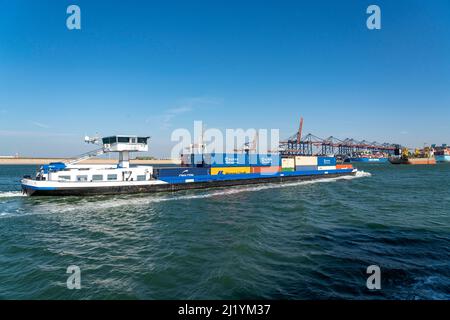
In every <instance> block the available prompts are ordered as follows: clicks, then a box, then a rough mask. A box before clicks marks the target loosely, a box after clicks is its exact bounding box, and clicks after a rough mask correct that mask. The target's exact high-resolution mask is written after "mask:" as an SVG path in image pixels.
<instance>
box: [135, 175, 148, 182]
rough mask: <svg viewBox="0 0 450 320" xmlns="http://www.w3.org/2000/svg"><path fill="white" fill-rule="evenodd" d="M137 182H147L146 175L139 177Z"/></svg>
mask: <svg viewBox="0 0 450 320" xmlns="http://www.w3.org/2000/svg"><path fill="white" fill-rule="evenodd" d="M136 180H137V181H145V180H147V179H146V177H145V174H142V175H138V176H137V177H136Z"/></svg>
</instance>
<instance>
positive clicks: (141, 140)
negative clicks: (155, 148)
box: [137, 138, 147, 144]
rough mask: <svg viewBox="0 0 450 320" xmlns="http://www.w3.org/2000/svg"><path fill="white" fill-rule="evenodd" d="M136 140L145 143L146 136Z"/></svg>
mask: <svg viewBox="0 0 450 320" xmlns="http://www.w3.org/2000/svg"><path fill="white" fill-rule="evenodd" d="M137 142H138V143H143V144H147V138H137Z"/></svg>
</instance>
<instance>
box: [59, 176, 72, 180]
mask: <svg viewBox="0 0 450 320" xmlns="http://www.w3.org/2000/svg"><path fill="white" fill-rule="evenodd" d="M58 178H59V180H64V181H70V176H59V177H58Z"/></svg>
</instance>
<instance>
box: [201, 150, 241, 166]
mask: <svg viewBox="0 0 450 320" xmlns="http://www.w3.org/2000/svg"><path fill="white" fill-rule="evenodd" d="M205 162H206V163H207V164H208V165H210V166H211V167H241V166H246V165H248V155H246V154H244V153H239V154H236V153H212V154H211V155H208V157H205Z"/></svg>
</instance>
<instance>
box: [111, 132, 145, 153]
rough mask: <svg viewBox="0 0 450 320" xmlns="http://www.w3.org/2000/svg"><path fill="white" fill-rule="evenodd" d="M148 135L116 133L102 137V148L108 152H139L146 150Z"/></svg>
mask: <svg viewBox="0 0 450 320" xmlns="http://www.w3.org/2000/svg"><path fill="white" fill-rule="evenodd" d="M148 139H149V137H138V136H132V135H116V136H112V137H105V138H103V139H102V142H103V149H104V150H105V151H108V152H123V151H130V152H140V151H144V152H145V151H148V143H147V141H148Z"/></svg>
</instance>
